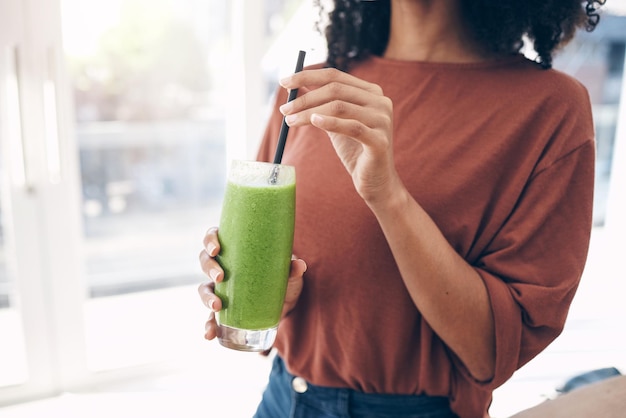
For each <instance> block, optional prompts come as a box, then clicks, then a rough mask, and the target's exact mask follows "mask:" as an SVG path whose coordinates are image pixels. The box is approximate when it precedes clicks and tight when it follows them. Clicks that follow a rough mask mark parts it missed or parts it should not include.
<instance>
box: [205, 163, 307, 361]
mask: <svg viewBox="0 0 626 418" xmlns="http://www.w3.org/2000/svg"><path fill="white" fill-rule="evenodd" d="M295 193H296V174H295V168H294V167H292V166H287V165H282V164H271V163H263V162H256V161H241V160H235V161H233V162H232V165H231V167H230V170H229V173H228V182H227V185H226V192H225V195H224V202H223V206H222V214H221V218H220V229H219V239H220V246H221V251H220V254H219V256H218V257H217V260H218V262H219V263H220V265H221V266H222V269H223V270H224V280H223V281H222V282H221V283H218V284H217V285H216V286H215V294H216V295H217V296H219V297H220V299H221V300H222V309H221V311H220V312H218V313H217V321H218V325H219V330H218V340H219V341H220V343H221V344H222V345H223V346H225V347H228V348H232V349H235V350H242V351H264V350H267V349H269V348H270V347H271V346H272V344H273V343H274V339H275V337H276V330H277V328H278V322H279V319H280V315H281V311H282V307H283V302H284V299H285V291H286V288H287V279H288V277H289V268H290V265H291V254H292V246H293V232H294V221H295Z"/></svg>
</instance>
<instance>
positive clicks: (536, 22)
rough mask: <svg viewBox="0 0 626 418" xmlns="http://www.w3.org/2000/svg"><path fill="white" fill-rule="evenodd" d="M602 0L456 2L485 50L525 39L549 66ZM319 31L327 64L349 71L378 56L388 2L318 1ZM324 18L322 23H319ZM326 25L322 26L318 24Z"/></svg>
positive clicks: (589, 26)
mask: <svg viewBox="0 0 626 418" xmlns="http://www.w3.org/2000/svg"><path fill="white" fill-rule="evenodd" d="M605 2H606V0H584V1H581V0H509V1H506V0H501V1H492V0H490V1H487V0H460V4H461V10H462V13H463V15H464V16H465V18H466V20H467V22H468V25H469V29H470V30H471V32H472V33H473V35H474V39H475V41H476V42H477V43H478V45H480V46H482V48H483V49H484V51H485V52H488V53H490V54H497V55H508V54H516V53H518V52H519V51H520V50H521V49H522V47H523V46H524V39H525V38H527V39H528V40H529V41H530V42H532V45H533V47H534V50H535V52H536V53H537V59H536V60H537V62H539V63H540V64H541V65H542V66H543V67H544V68H550V67H551V66H552V57H553V55H554V53H555V52H556V50H557V49H558V48H559V47H561V46H563V45H565V44H566V43H567V42H569V41H570V40H571V39H572V37H573V36H574V34H575V32H576V30H577V29H579V28H585V29H586V30H587V31H592V30H593V29H594V28H595V27H596V25H597V24H598V22H599V20H600V15H599V14H598V9H599V8H600V6H602V5H603V4H604V3H605ZM315 3H316V4H317V7H318V8H319V9H320V19H321V20H320V22H318V29H319V30H320V31H323V32H325V35H326V42H327V45H328V57H327V65H328V66H330V67H335V68H339V69H341V70H347V69H348V68H349V67H350V65H351V64H353V63H354V62H356V61H359V60H362V59H364V58H366V57H367V56H368V55H370V54H373V55H379V56H380V55H382V54H383V53H384V52H385V49H386V47H387V42H388V39H389V24H390V17H391V2H390V0H376V1H366V0H335V1H334V8H333V9H332V10H331V11H330V12H327V11H326V10H325V9H324V6H323V5H322V4H321V1H320V0H316V1H315ZM322 21H325V22H326V23H325V24H322V23H321V22H322ZM322 26H325V30H324V29H322V28H321V27H322Z"/></svg>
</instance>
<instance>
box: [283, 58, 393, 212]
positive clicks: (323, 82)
mask: <svg viewBox="0 0 626 418" xmlns="http://www.w3.org/2000/svg"><path fill="white" fill-rule="evenodd" d="M280 84H281V85H282V86H283V87H285V88H287V89H300V94H299V97H298V98H297V99H295V100H293V101H291V102H289V103H286V104H284V105H282V106H281V107H280V111H281V112H282V113H283V114H284V115H285V118H286V122H287V124H288V125H289V126H291V127H293V126H302V125H307V124H310V125H313V126H316V127H318V128H320V129H322V130H324V131H326V133H327V134H328V136H329V137H330V140H331V142H332V144H333V146H334V148H335V151H336V152H337V155H338V156H339V158H340V159H341V161H342V162H343V164H344V166H345V167H346V169H347V170H348V172H349V173H350V175H351V176H352V180H353V182H354V186H355V188H356V190H357V192H358V193H359V194H360V195H361V197H362V198H363V199H364V200H365V201H366V202H367V203H369V204H371V203H375V202H376V201H380V200H381V199H386V198H387V197H389V196H390V195H391V193H393V190H394V187H395V186H397V184H398V183H399V179H398V176H397V173H396V170H395V166H394V161H393V146H392V144H393V141H392V132H393V105H392V102H391V99H389V98H388V97H386V96H384V95H383V91H382V89H381V88H380V86H378V85H376V84H372V83H369V82H367V81H364V80H361V79H359V78H356V77H354V76H352V75H350V74H347V73H345V72H342V71H339V70H336V69H334V68H324V69H318V70H305V71H301V72H299V73H296V74H294V75H292V76H290V77H287V78H285V79H283V80H281V81H280Z"/></svg>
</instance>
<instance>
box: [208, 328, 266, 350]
mask: <svg viewBox="0 0 626 418" xmlns="http://www.w3.org/2000/svg"><path fill="white" fill-rule="evenodd" d="M277 330H278V326H276V327H274V328H268V329H261V330H249V329H239V328H233V327H229V326H227V325H223V324H222V325H220V326H219V329H218V335H217V339H218V340H219V342H220V344H222V345H223V346H224V347H228V348H231V349H233V350H239V351H257V352H258V351H265V350H269V349H270V348H272V344H274V340H275V339H276V331H277Z"/></svg>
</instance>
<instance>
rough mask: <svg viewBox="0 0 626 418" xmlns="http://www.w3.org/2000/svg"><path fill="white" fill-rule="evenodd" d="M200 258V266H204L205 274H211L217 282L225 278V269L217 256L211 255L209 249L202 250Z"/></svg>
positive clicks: (212, 278)
mask: <svg viewBox="0 0 626 418" xmlns="http://www.w3.org/2000/svg"><path fill="white" fill-rule="evenodd" d="M198 259H199V260H200V267H201V268H202V271H203V272H204V274H206V275H207V276H209V278H210V279H211V280H213V281H214V282H215V283H219V282H221V281H222V280H224V270H223V269H222V267H221V266H220V264H219V263H218V262H217V261H216V260H215V258H213V257H211V256H210V255H209V253H208V252H207V250H202V251H200V254H199V255H198Z"/></svg>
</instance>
